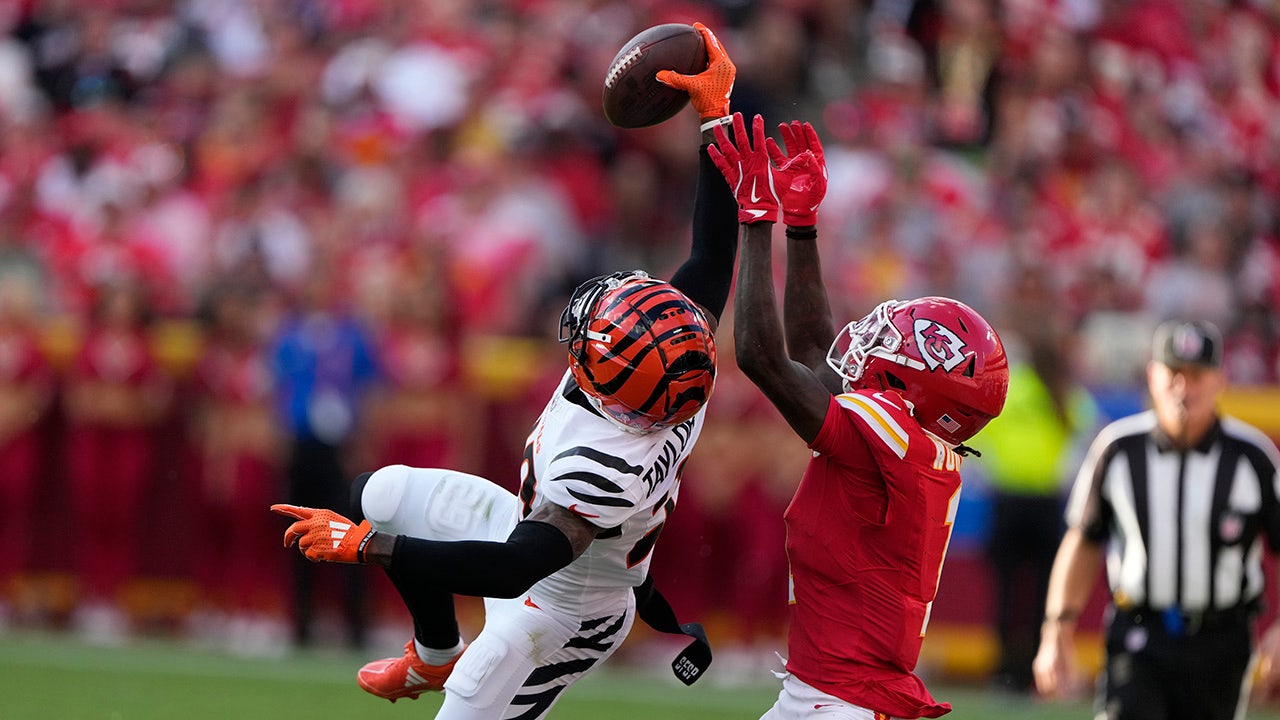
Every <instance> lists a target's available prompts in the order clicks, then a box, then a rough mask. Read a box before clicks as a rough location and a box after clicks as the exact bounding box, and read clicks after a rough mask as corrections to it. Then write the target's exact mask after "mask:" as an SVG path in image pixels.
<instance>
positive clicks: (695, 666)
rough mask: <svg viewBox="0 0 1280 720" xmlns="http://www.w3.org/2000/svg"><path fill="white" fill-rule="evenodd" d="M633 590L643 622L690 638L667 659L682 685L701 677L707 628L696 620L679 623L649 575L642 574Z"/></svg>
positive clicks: (707, 663)
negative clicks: (669, 660) (642, 580)
mask: <svg viewBox="0 0 1280 720" xmlns="http://www.w3.org/2000/svg"><path fill="white" fill-rule="evenodd" d="M634 591H635V594H636V614H637V615H639V616H640V619H641V620H643V621H644V624H645V625H648V626H649V627H651V628H653V629H654V630H657V631H658V632H664V633H670V634H673V635H688V636H689V637H691V638H693V642H691V643H689V644H688V645H687V646H686V647H685V649H684V650H681V651H680V654H679V655H677V656H676V659H675V660H672V661H671V670H672V672H674V673H675V674H676V677H678V678H680V682H682V683H684V684H685V685H692V684H693V683H694V682H696V681H697V679H698V678H700V677H702V675H703V673H705V672H706V670H707V668H708V667H709V666H710V665H711V643H709V642H707V632H706V631H705V630H703V629H702V625H701V624H700V623H685V624H683V625H681V624H680V622H679V621H678V620H676V613H675V611H674V610H672V609H671V604H670V603H668V602H667V599H666V598H665V597H663V596H662V593H660V592H658V588H656V587H654V586H653V576H652V575H647V576H645V579H644V582H643V583H641V584H640V586H639V587H636V588H634Z"/></svg>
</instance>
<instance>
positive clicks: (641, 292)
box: [560, 271, 716, 431]
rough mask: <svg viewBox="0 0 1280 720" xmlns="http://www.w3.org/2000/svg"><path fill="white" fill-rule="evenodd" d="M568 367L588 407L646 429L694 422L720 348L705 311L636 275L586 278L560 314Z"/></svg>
mask: <svg viewBox="0 0 1280 720" xmlns="http://www.w3.org/2000/svg"><path fill="white" fill-rule="evenodd" d="M560 342H567V343H568V344H569V369H570V370H571V371H572V372H573V379H574V380H575V381H576V382H577V383H578V387H580V388H582V390H583V392H585V393H586V394H587V397H588V398H589V399H590V400H591V404H592V405H593V406H595V407H596V409H598V410H600V411H601V412H602V413H604V415H605V416H606V417H609V418H611V419H613V420H615V421H617V422H618V423H620V424H621V425H623V426H624V427H626V428H629V429H631V430H638V431H648V430H654V429H658V428H664V427H670V426H672V425H677V424H679V423H682V422H684V421H685V420H688V419H689V418H691V417H693V415H694V414H695V413H697V412H698V410H699V409H701V408H702V406H703V405H705V404H706V402H707V399H708V398H710V397H711V390H712V388H713V387H714V385H715V376H716V343H715V336H714V335H713V334H712V331H711V326H710V325H709V324H708V323H707V318H706V316H705V315H703V313H702V310H701V309H699V308H698V306H697V305H695V304H694V303H693V301H691V300H689V298H688V297H686V296H685V295H684V293H682V292H680V291H679V290H676V289H675V288H674V287H672V286H671V284H670V283H667V282H663V281H661V280H655V279H653V278H650V277H649V276H648V275H647V274H645V273H643V272H640V271H634V272H624V273H614V274H613V275H606V276H603V277H598V278H595V279H593V280H589V281H587V282H586V283H583V284H582V285H581V286H579V287H578V289H577V290H575V291H574V293H573V295H572V297H570V298H569V305H568V307H566V308H565V310H564V313H563V314H562V315H561V316H560Z"/></svg>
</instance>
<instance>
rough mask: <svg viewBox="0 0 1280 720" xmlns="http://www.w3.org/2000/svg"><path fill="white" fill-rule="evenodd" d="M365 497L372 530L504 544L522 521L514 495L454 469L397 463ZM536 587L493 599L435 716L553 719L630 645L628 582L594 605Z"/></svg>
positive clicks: (373, 481) (372, 481)
mask: <svg viewBox="0 0 1280 720" xmlns="http://www.w3.org/2000/svg"><path fill="white" fill-rule="evenodd" d="M360 500H361V506H362V509H363V510H364V515H365V517H366V518H368V520H369V524H370V525H372V526H373V529H375V530H377V531H379V532H389V533H393V534H396V535H408V536H411V537H418V538H424V539H427V540H446V541H447V540H491V541H495V542H503V541H505V540H506V539H507V536H508V535H509V534H510V533H511V530H512V528H514V527H515V524H516V522H518V520H519V500H518V499H517V498H516V496H515V495H512V494H511V493H510V492H507V491H506V490H504V489H503V488H501V487H499V486H498V485H496V484H494V483H493V482H491V481H489V480H487V479H485V478H482V477H477V476H475V475H468V474H466V473H460V472H455V471H452V470H438V469H423V468H410V467H407V466H404V465H389V466H387V467H384V468H381V469H379V470H378V471H377V472H375V473H373V475H372V476H371V477H370V478H369V481H368V483H367V484H366V485H365V488H364V492H363V493H362V494H361V496H360ZM553 577H554V576H553ZM536 591H537V586H536V585H535V586H534V588H533V590H531V591H530V593H528V594H527V595H525V596H524V597H519V598H514V599H510V600H505V599H492V598H489V599H486V600H485V622H484V628H483V629H482V630H481V632H480V634H479V636H477V637H476V638H475V640H473V641H472V642H471V643H470V644H468V646H467V649H466V651H465V652H464V653H463V655H462V658H461V659H460V660H458V664H457V665H455V666H454V668H453V674H452V675H451V676H450V677H449V679H448V681H446V682H445V685H444V687H445V699H444V705H442V706H441V708H440V712H439V713H437V714H436V718H437V720H494V719H495V718H503V719H504V720H515V719H516V718H519V719H520V720H537V719H538V718H544V717H546V716H547V713H549V712H550V711H551V708H552V707H553V706H554V705H555V703H556V701H557V700H558V699H559V698H560V695H561V694H562V693H563V692H564V690H565V688H567V687H569V686H570V685H572V684H573V683H575V682H577V681H578V680H579V679H581V678H582V677H583V676H585V675H586V674H587V672H588V671H590V670H592V669H594V668H595V667H598V666H599V665H600V663H601V662H603V661H604V660H605V659H606V658H608V657H609V656H610V655H612V654H613V653H614V651H615V650H617V649H618V647H619V646H621V645H622V641H623V640H624V639H625V638H626V637H627V633H629V632H630V631H631V625H632V623H633V622H634V620H635V596H634V594H633V593H632V592H631V591H630V590H629V589H627V590H620V591H619V590H613V591H609V592H608V593H602V594H601V595H600V596H597V597H593V599H592V602H591V604H590V607H556V606H554V605H553V604H552V603H550V602H549V601H546V600H541V599H540V598H539V597H538V593H537V592H536Z"/></svg>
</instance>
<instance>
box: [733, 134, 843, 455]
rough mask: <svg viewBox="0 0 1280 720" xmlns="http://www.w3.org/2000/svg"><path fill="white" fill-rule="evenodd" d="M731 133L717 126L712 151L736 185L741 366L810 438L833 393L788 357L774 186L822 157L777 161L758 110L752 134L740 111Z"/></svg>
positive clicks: (799, 178) (797, 178)
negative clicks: (778, 285) (778, 291)
mask: <svg viewBox="0 0 1280 720" xmlns="http://www.w3.org/2000/svg"><path fill="white" fill-rule="evenodd" d="M733 133H734V140H733V141H730V140H729V137H728V134H727V133H725V132H724V130H723V129H722V128H719V127H717V128H716V145H715V147H713V148H712V149H711V151H710V154H711V159H712V161H713V162H714V163H715V164H716V167H717V168H719V169H720V172H721V173H722V174H724V176H725V179H726V180H728V182H729V184H730V185H731V186H732V187H733V188H734V195H735V197H736V198H737V200H738V206H739V210H738V220H739V222H741V223H742V228H743V229H742V250H741V258H740V259H739V268H738V287H737V290H736V294H735V295H734V318H735V319H734V341H735V345H736V352H737V360H738V366H739V367H740V368H742V371H743V373H745V374H746V376H747V377H748V378H750V380H751V381H752V382H753V383H755V384H756V386H757V387H759V388H760V390H761V391H762V392H763V393H764V394H765V396H766V397H768V398H769V400H770V402H772V403H773V404H774V406H775V407H777V408H778V411H779V412H780V413H782V416H783V418H785V419H786V421H787V423H788V424H790V425H791V427H792V429H794V430H795V431H796V433H797V434H798V435H799V436H800V437H801V438H802V439H803V440H804V441H805V442H806V443H808V442H812V441H813V440H814V438H816V437H817V435H818V431H819V430H821V429H822V422H823V419H824V418H825V417H826V414H827V408H828V406H829V405H830V403H831V393H830V392H829V391H828V390H827V388H826V386H825V385H823V384H822V381H821V380H819V379H818V378H817V376H815V375H814V374H813V372H812V371H811V370H810V369H809V368H808V367H806V366H805V365H804V364H802V363H798V362H795V361H793V360H792V359H791V358H790V357H789V356H788V355H787V351H786V342H785V339H784V337H783V333H782V323H781V322H780V320H779V318H778V303H777V299H776V297H775V293H774V289H773V249H772V242H773V238H772V234H773V226H774V225H775V224H776V223H777V221H778V211H779V201H778V194H777V191H776V189H775V188H777V187H779V186H783V187H790V186H792V185H795V184H797V183H800V184H803V183H804V182H805V181H804V180H803V178H804V177H805V176H810V175H813V174H815V173H817V172H818V166H817V160H816V159H815V158H814V156H813V153H812V152H809V151H807V150H806V151H804V152H802V153H799V154H797V155H796V156H795V157H792V158H790V159H787V160H785V162H784V163H783V164H782V165H781V166H780V167H777V168H775V167H773V166H772V165H771V164H770V162H769V155H768V153H767V151H766V150H765V135H764V118H762V117H760V116H759V115H757V116H756V117H755V118H754V119H753V120H752V130H751V134H750V135H748V133H747V129H746V125H745V123H744V122H743V119H742V115H741V114H735V115H734V116H733Z"/></svg>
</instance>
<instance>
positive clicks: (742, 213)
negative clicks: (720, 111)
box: [707, 113, 778, 224]
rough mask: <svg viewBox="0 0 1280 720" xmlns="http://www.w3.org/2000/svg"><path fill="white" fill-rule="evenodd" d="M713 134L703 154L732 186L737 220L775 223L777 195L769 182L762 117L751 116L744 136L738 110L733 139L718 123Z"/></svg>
mask: <svg viewBox="0 0 1280 720" xmlns="http://www.w3.org/2000/svg"><path fill="white" fill-rule="evenodd" d="M715 134H716V141H715V143H714V144H712V145H710V146H709V147H708V148H707V154H708V155H710V156H711V162H713V163H715V166H716V167H717V168H718V169H719V170H720V174H721V175H724V179H725V180H727V181H728V182H729V187H731V188H733V194H734V197H736V198H737V199H738V222H740V223H747V224H751V223H758V222H771V223H776V222H778V194H777V191H776V190H774V185H773V167H772V166H771V165H769V155H768V153H767V152H766V151H765V136H764V118H763V117H762V116H760V115H756V116H755V117H754V118H752V120H751V135H750V136H748V135H747V127H746V123H745V122H743V120H742V113H734V114H733V137H734V142H730V141H729V136H728V135H727V134H726V133H725V131H724V127H723V126H721V125H717V126H715ZM735 143H736V145H735Z"/></svg>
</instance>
